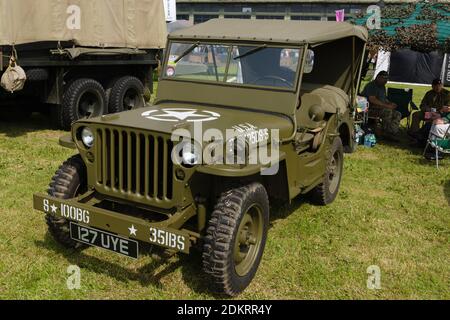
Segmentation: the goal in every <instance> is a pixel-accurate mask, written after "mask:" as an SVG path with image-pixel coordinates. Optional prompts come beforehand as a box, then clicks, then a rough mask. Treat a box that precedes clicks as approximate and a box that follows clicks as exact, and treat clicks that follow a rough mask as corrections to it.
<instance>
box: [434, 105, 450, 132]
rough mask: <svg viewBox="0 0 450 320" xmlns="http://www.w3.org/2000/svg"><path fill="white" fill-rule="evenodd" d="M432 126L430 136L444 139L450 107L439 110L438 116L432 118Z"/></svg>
mask: <svg viewBox="0 0 450 320" xmlns="http://www.w3.org/2000/svg"><path fill="white" fill-rule="evenodd" d="M434 118H435V120H434V121H433V126H432V127H431V130H430V131H431V134H433V135H435V136H437V137H439V138H444V136H445V134H446V133H447V130H448V127H449V126H450V107H444V108H441V113H440V115H439V116H437V117H436V116H434Z"/></svg>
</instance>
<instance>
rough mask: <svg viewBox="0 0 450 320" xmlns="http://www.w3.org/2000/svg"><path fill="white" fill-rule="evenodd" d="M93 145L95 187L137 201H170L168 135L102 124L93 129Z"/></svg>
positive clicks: (171, 185) (170, 167) (171, 168)
mask: <svg viewBox="0 0 450 320" xmlns="http://www.w3.org/2000/svg"><path fill="white" fill-rule="evenodd" d="M96 145H97V148H96V170H95V171H96V183H97V190H98V189H100V190H98V191H100V192H101V191H104V192H106V193H107V194H109V195H113V196H117V197H119V198H126V199H129V200H134V201H138V202H149V201H150V202H154V203H158V204H163V203H164V202H165V204H166V205H169V204H170V203H171V200H172V198H173V184H172V177H173V164H172V159H171V152H172V148H173V142H172V141H171V140H170V139H167V138H165V137H163V136H160V135H157V134H152V133H142V132H134V131H130V130H123V129H107V128H102V129H97V130H96ZM162 207H165V206H164V205H162Z"/></svg>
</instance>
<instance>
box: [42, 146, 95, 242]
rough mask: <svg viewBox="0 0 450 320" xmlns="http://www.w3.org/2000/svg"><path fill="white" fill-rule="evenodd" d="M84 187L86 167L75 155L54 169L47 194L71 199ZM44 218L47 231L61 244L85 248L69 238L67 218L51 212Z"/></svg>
mask: <svg viewBox="0 0 450 320" xmlns="http://www.w3.org/2000/svg"><path fill="white" fill-rule="evenodd" d="M86 187H87V174H86V167H85V164H84V162H83V160H82V159H81V157H80V156H79V155H76V156H73V157H72V158H69V159H68V160H67V161H66V162H64V163H63V165H62V166H60V167H59V169H58V171H56V173H55V175H54V176H53V178H52V182H51V183H50V188H49V189H48V195H49V196H51V197H55V198H60V199H71V198H75V197H76V196H78V195H79V194H81V193H83V192H84V191H86ZM45 220H46V221H47V226H48V231H49V233H50V234H51V235H52V236H53V238H54V239H55V240H56V241H57V242H58V243H60V244H61V245H62V246H64V247H65V248H69V249H78V250H80V249H84V248H86V245H84V244H82V243H80V242H77V241H74V240H72V239H71V238H70V229H69V227H70V225H69V221H68V220H66V219H64V218H62V217H55V216H54V215H51V214H47V215H46V216H45Z"/></svg>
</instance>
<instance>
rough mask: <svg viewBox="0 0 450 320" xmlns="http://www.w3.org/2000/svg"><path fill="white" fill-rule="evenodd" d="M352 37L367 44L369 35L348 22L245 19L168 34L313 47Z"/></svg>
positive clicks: (216, 20)
mask: <svg viewBox="0 0 450 320" xmlns="http://www.w3.org/2000/svg"><path fill="white" fill-rule="evenodd" d="M353 36H355V37H357V38H359V39H361V40H363V41H367V38H368V32H367V30H366V29H365V28H364V27H361V26H355V25H352V24H350V23H347V22H331V21H329V22H328V21H293V20H246V19H212V20H209V21H208V22H205V23H202V24H198V25H195V26H193V27H191V28H187V29H183V30H178V31H175V32H173V33H171V34H170V38H172V39H177V38H178V39H179V38H197V39H203V40H205V39H210V40H224V39H226V40H248V41H264V42H277V43H285V42H287V43H295V44H300V43H308V44H310V45H312V46H316V45H320V44H322V43H325V42H329V41H333V40H338V39H342V38H347V37H353Z"/></svg>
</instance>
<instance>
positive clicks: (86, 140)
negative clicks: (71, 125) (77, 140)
mask: <svg viewBox="0 0 450 320" xmlns="http://www.w3.org/2000/svg"><path fill="white" fill-rule="evenodd" d="M94 140H95V138H94V133H93V132H92V130H91V129H90V128H89V127H84V128H83V129H82V130H81V141H82V142H83V144H84V145H85V147H87V148H92V146H93V145H94Z"/></svg>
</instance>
